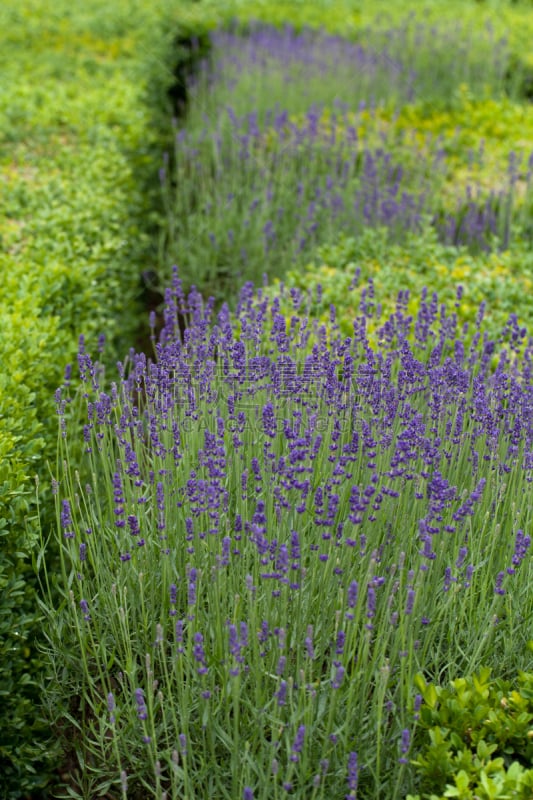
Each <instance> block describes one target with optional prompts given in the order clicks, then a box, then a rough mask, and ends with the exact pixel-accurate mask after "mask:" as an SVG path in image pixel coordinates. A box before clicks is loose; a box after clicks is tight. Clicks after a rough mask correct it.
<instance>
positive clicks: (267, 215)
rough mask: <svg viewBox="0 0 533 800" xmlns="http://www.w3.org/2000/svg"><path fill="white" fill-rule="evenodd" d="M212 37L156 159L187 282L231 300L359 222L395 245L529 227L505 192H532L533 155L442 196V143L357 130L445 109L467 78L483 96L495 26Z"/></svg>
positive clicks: (506, 236)
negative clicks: (432, 232) (495, 180)
mask: <svg viewBox="0 0 533 800" xmlns="http://www.w3.org/2000/svg"><path fill="white" fill-rule="evenodd" d="M212 39H213V55H212V59H211V60H207V61H205V62H204V63H203V67H202V70H201V72H200V75H199V76H197V78H196V79H195V81H194V82H193V84H192V86H191V87H190V93H191V98H192V106H191V110H190V112H189V116H188V118H187V120H186V123H185V125H184V127H182V128H180V130H176V146H175V154H174V157H173V160H172V164H169V159H168V158H167V160H166V162H165V165H164V168H163V169H162V170H161V180H162V186H163V193H164V197H165V203H166V207H167V217H168V223H167V225H166V233H165V241H164V242H162V249H163V252H164V254H165V257H166V259H167V262H168V264H169V265H170V264H174V263H179V264H180V268H181V269H182V274H183V277H184V279H185V280H186V281H187V283H188V285H189V286H190V285H191V284H192V283H196V284H198V282H199V283H200V285H201V286H202V287H205V288H207V290H208V292H209V293H215V294H217V296H218V297H219V298H222V299H227V298H228V297H229V296H230V295H231V294H234V293H235V291H236V288H237V287H238V286H239V285H240V284H242V283H243V282H244V281H246V280H253V281H254V282H257V281H258V280H259V279H260V277H261V275H262V274H263V272H267V273H268V275H269V276H270V277H272V276H280V275H282V274H283V272H284V271H285V270H286V269H287V268H288V267H290V266H302V265H305V264H307V263H308V262H309V259H310V258H311V257H312V256H313V253H314V251H315V250H316V246H317V244H318V243H321V242H323V241H324V240H333V239H334V238H335V237H336V236H338V235H339V234H340V233H345V234H347V235H351V236H354V235H355V236H357V235H358V234H360V233H361V231H362V230H364V229H367V228H369V227H381V228H385V229H386V230H387V235H388V237H389V239H390V241H395V242H398V241H400V242H401V241H402V240H403V238H404V237H405V235H406V233H408V232H413V231H414V232H420V231H422V230H423V229H425V228H426V227H427V226H433V227H434V228H435V229H436V230H437V232H438V235H439V237H440V238H441V240H442V241H443V242H444V243H447V244H453V245H467V246H468V247H470V248H471V249H473V250H474V251H487V250H490V249H491V248H495V247H503V248H507V247H508V246H509V243H510V241H511V237H512V235H515V236H518V237H522V236H524V235H527V231H525V230H524V225H525V228H526V229H527V220H524V219H522V224H518V220H517V218H516V213H515V212H516V208H515V206H516V202H515V199H516V186H517V183H518V182H520V183H523V184H524V185H525V186H526V187H527V188H526V193H527V192H528V191H529V187H530V185H531V180H532V170H533V157H532V158H530V159H529V161H527V159H524V160H523V161H521V160H520V159H519V158H518V157H517V156H516V154H512V155H511V157H510V158H509V163H508V166H507V174H506V175H505V176H504V177H503V179H502V180H501V181H500V182H499V185H498V187H496V188H494V189H493V190H488V191H487V190H486V189H483V188H482V186H481V185H477V184H476V183H475V182H474V183H472V184H471V185H467V186H465V187H463V188H460V187H459V188H457V189H455V190H454V191H455V197H454V198H450V192H451V191H452V190H451V189H450V186H449V183H448V186H445V184H446V182H447V181H448V182H449V181H450V175H451V168H450V164H449V161H448V158H447V155H448V154H447V152H446V143H444V144H443V142H441V141H439V140H438V139H434V140H432V139H431V138H430V137H428V139H427V141H426V142H425V143H424V145H423V151H422V150H421V145H420V142H418V141H417V140H416V137H414V136H413V137H411V136H410V135H409V134H408V133H405V134H404V135H403V137H401V140H399V139H398V134H397V132H396V133H394V132H393V133H390V134H388V133H387V131H386V130H381V131H380V132H379V133H377V131H378V130H379V126H378V125H377V123H376V124H375V125H374V127H375V128H376V131H375V132H374V135H373V137H369V135H368V131H366V130H365V129H366V128H368V126H369V119H370V120H372V118H373V115H374V114H375V113H376V111H378V110H381V111H383V110H384V109H387V110H388V111H390V112H391V115H392V113H393V112H394V110H398V109H399V108H401V107H402V105H403V104H405V103H413V102H417V103H419V104H420V103H423V102H426V103H428V102H431V101H435V102H436V103H437V102H439V103H441V104H442V103H444V104H445V105H447V104H448V105H449V104H453V102H454V97H455V96H456V94H457V91H458V86H459V85H460V84H461V82H465V83H467V84H468V87H469V91H472V92H474V93H476V92H477V93H478V94H479V96H480V97H481V98H483V97H487V96H493V95H494V94H496V95H497V94H498V92H501V91H502V85H503V76H504V74H505V69H506V66H507V58H508V55H507V49H506V43H505V42H504V41H503V40H502V41H497V42H495V41H494V40H493V37H492V34H491V32H490V31H487V32H485V34H484V35H483V36H480V37H478V38H477V39H476V40H475V41H468V40H467V38H466V32H465V31H461V29H460V28H457V29H454V30H453V31H451V32H450V31H438V30H436V29H433V28H429V27H424V26H423V25H418V26H416V27H414V29H411V28H410V27H409V26H406V28H405V29H401V28H400V29H397V30H395V31H388V32H386V33H383V31H379V35H378V31H376V30H373V31H368V32H366V34H365V38H364V42H365V43H364V44H354V43H352V42H348V41H346V40H343V39H341V38H340V37H334V36H325V35H319V34H317V33H316V32H312V31H301V32H296V31H294V30H293V29H291V28H286V29H284V30H279V29H277V28H270V27H268V26H267V27H265V26H252V27H251V29H250V30H249V31H248V33H247V36H246V37H243V36H241V35H238V34H236V33H228V32H227V31H225V32H217V33H215V34H214V35H213V37H212ZM428 54H430V55H431V61H430V62H429V61H428ZM436 64H437V66H435V65H436ZM475 157H477V156H474V154H473V158H475ZM504 169H505V167H504Z"/></svg>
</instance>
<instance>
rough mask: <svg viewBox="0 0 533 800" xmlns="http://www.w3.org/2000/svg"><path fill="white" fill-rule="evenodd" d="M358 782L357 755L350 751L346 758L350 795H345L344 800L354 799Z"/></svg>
mask: <svg viewBox="0 0 533 800" xmlns="http://www.w3.org/2000/svg"><path fill="white" fill-rule="evenodd" d="M358 781H359V764H358V758H357V753H356V752H354V751H352V752H351V753H350V755H349V756H348V789H349V791H350V794H348V795H346V800H351V798H354V797H355V795H356V792H357V784H358Z"/></svg>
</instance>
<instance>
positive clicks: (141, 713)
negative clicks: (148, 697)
mask: <svg viewBox="0 0 533 800" xmlns="http://www.w3.org/2000/svg"><path fill="white" fill-rule="evenodd" d="M134 696H135V702H136V704H137V716H138V717H139V719H140V720H143V721H144V720H146V719H148V710H147V708H146V704H145V702H144V692H143V690H142V689H135V692H134Z"/></svg>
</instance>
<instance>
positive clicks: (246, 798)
mask: <svg viewBox="0 0 533 800" xmlns="http://www.w3.org/2000/svg"><path fill="white" fill-rule="evenodd" d="M242 800H254V793H253V790H252V789H250V787H249V786H245V787H244V791H243V793H242Z"/></svg>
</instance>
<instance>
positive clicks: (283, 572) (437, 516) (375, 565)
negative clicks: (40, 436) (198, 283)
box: [42, 273, 533, 800]
mask: <svg viewBox="0 0 533 800" xmlns="http://www.w3.org/2000/svg"><path fill="white" fill-rule="evenodd" d="M356 282H357V278H356V277H354V285H355V284H356ZM458 295H460V291H458ZM365 296H366V298H367V300H368V303H367V305H366V306H365V305H363V308H362V311H361V314H360V315H359V316H358V318H356V319H354V323H353V335H352V336H350V337H345V336H343V335H341V333H340V331H339V327H338V324H337V321H336V315H335V308H334V307H332V308H331V317H330V326H329V328H326V326H324V325H318V324H316V323H315V324H312V323H311V322H310V320H309V303H310V302H311V301H312V300H313V299H314V298H306V296H305V293H303V292H300V291H298V290H292V291H291V293H290V299H291V301H292V304H293V313H292V315H291V316H290V317H289V316H284V315H282V314H281V313H280V310H279V309H280V306H281V302H282V300H283V298H282V297H274V298H273V299H272V298H270V299H269V297H268V296H266V295H265V293H264V292H262V291H261V290H259V291H257V292H256V293H254V290H253V287H252V286H251V285H246V286H245V287H244V288H243V290H242V291H241V294H240V299H239V303H238V307H237V310H236V312H235V314H231V313H230V312H229V310H228V308H227V306H225V307H223V308H222V309H221V310H220V311H219V312H218V313H217V314H215V312H214V301H213V300H211V301H209V302H208V303H204V302H203V300H202V298H201V296H200V294H199V293H198V292H196V291H192V292H191V293H190V294H189V296H188V298H185V296H184V294H183V290H182V285H181V281H180V279H179V277H178V275H177V273H175V275H174V280H173V284H172V287H171V288H169V289H168V290H167V293H166V310H165V327H164V329H163V331H162V333H161V336H160V337H159V340H158V341H156V338H155V335H154V348H155V355H154V358H153V359H149V358H147V357H146V355H145V354H143V353H136V352H135V351H133V350H132V351H131V352H130V354H129V356H128V358H127V359H126V361H125V362H124V363H123V364H119V367H118V368H119V375H118V378H117V379H116V380H115V381H113V382H111V383H109V382H108V380H107V379H105V377H104V376H103V374H102V372H101V370H100V368H99V366H98V364H97V363H93V361H92V360H91V358H90V356H89V355H88V354H87V353H86V352H84V349H83V347H82V348H81V349H80V354H79V367H80V378H81V381H80V389H79V391H78V392H77V393H74V394H73V393H71V392H72V386H70V388H69V387H68V386H67V387H63V388H62V389H61V390H58V393H57V398H56V399H57V403H58V413H59V418H60V436H59V439H58V443H59V444H58V472H57V474H56V476H55V478H54V491H55V494H56V503H57V533H56V538H57V543H58V545H59V548H60V551H61V574H60V575H57V576H50V575H47V574H46V570H45V568H44V567H43V575H42V579H43V582H46V581H53V582H54V584H55V586H56V589H57V590H59V592H60V596H62V597H63V602H62V603H61V605H60V606H59V607H57V606H53V604H52V603H51V602H49V604H48V607H47V608H46V611H47V630H48V634H49V642H50V645H49V655H50V663H51V665H53V666H55V679H53V680H51V682H50V684H49V686H48V687H46V698H47V702H48V708H49V713H50V718H51V722H52V724H53V725H54V727H55V729H57V730H61V729H62V730H63V734H64V735H63V741H64V745H65V748H66V749H69V743H70V742H74V747H72V750H74V751H75V752H74V753H72V754H71V755H73V756H76V757H77V759H78V763H79V770H78V772H77V773H76V771H75V770H74V771H73V772H72V775H73V778H72V783H71V785H70V786H69V792H70V794H71V796H81V797H83V798H85V800H89V798H92V797H94V796H97V790H98V791H99V792H100V794H102V793H103V790H104V789H105V792H107V793H108V796H110V797H116V798H119V797H121V798H123V799H125V798H141V797H143V798H145V797H154V798H175V799H176V800H177V798H190V799H192V798H196V797H207V796H210V795H211V796H214V797H221V798H231V800H233V799H234V798H241V797H242V798H247V800H249V799H250V798H263V799H264V800H266V799H267V798H268V800H270V799H271V798H285V797H294V798H306V800H307V798H327V799H328V800H330V799H331V800H336V799H337V798H338V799H339V800H340V798H356V797H357V798H360V799H361V798H376V797H383V798H400V797H405V796H406V793H407V792H409V791H414V790H415V789H416V787H415V786H414V782H413V775H412V771H411V770H410V768H409V760H410V758H411V757H412V755H413V752H412V748H413V742H414V740H415V737H416V724H417V723H416V720H417V713H418V708H419V706H420V701H421V698H420V697H419V696H417V694H416V685H415V680H414V679H415V675H417V674H419V673H422V675H423V676H425V679H426V680H443V679H444V680H446V679H447V678H449V677H455V676H457V675H458V674H462V673H463V672H471V671H473V670H474V669H476V668H477V667H478V666H479V664H480V663H483V664H485V665H488V666H492V667H493V668H494V670H495V671H496V672H497V674H498V675H501V676H503V677H506V676H508V675H510V674H514V673H515V672H516V668H517V666H518V667H520V666H522V667H524V668H525V667H527V666H528V665H529V666H531V665H530V662H529V661H528V657H527V655H526V654H525V652H526V649H525V642H526V641H527V640H528V639H529V638H531V625H530V619H531V613H532V611H533V608H532V604H533V602H532V597H531V592H530V588H529V587H530V580H531V558H530V545H531V538H530V531H531V502H530V497H531V490H530V484H531V480H532V477H533V476H532V468H533V461H532V437H533V405H532V397H533V393H532V392H533V388H532V380H531V359H532V355H533V340H531V339H527V333H526V331H525V330H521V329H519V328H518V326H517V324H516V319H514V318H511V319H510V321H509V325H508V326H507V329H506V331H504V334H503V336H504V342H503V347H502V349H501V352H500V355H499V361H498V365H497V368H496V370H495V371H494V372H492V371H491V370H490V368H489V364H490V360H491V358H492V356H493V353H494V347H495V345H494V343H493V342H490V341H489V340H488V338H487V336H485V335H484V334H483V329H482V315H483V309H480V313H479V315H478V320H477V330H476V333H475V336H474V339H473V342H472V344H471V345H470V346H468V347H465V332H464V331H462V330H459V329H458V326H457V320H456V318H455V315H454V314H451V315H449V314H447V313H446V309H445V308H444V307H439V304H438V299H437V297H436V296H435V295H433V296H432V297H429V296H428V294H427V292H424V293H423V295H422V298H421V301H420V306H419V312H418V316H417V317H416V319H412V318H410V317H409V316H408V315H407V313H406V308H407V302H408V297H407V296H406V294H405V293H403V292H400V293H399V295H398V302H397V307H396V309H395V311H394V313H393V314H392V315H391V316H390V317H389V319H387V320H386V321H384V322H383V325H382V326H381V329H380V331H379V337H378V346H377V347H375V348H374V349H373V348H372V347H370V344H369V342H368V339H367V335H366V326H367V322H368V318H369V317H370V316H371V315H372V313H373V303H372V300H373V298H372V297H371V292H370V294H369V293H367V294H366V295H365ZM318 299H319V298H318ZM184 316H185V318H186V319H187V322H188V325H187V327H186V329H185V331H184V333H183V335H182V334H181V333H180V324H179V323H180V320H182V319H183V317H184ZM524 340H527V341H526V346H525V348H522V345H523V344H524ZM522 350H523V354H522V355H518V353H519V351H520V352H521V351H522ZM80 444H81V446H82V449H83V451H84V452H83V455H82V456H80V457H79V458H77V459H75V458H73V455H72V454H73V453H75V452H76V448H77V447H79V446H80ZM44 563H45V562H44V561H43V564H44ZM76 776H78V777H76ZM98 796H99V795H98Z"/></svg>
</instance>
